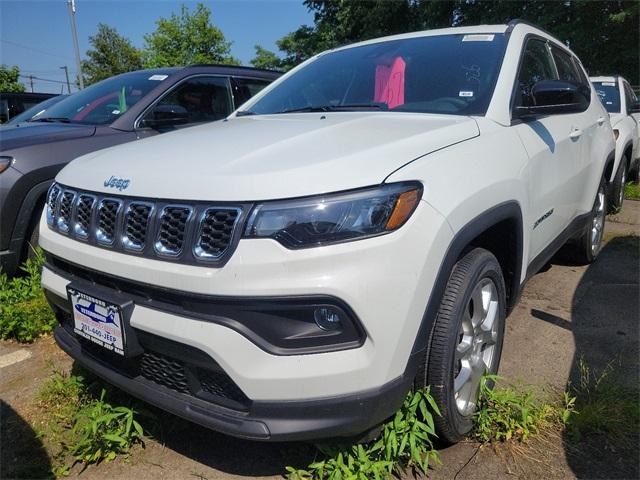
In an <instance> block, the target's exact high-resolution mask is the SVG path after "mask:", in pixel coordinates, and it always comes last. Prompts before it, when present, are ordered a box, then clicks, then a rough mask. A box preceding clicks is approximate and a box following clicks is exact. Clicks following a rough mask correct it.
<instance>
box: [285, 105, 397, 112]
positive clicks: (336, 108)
mask: <svg viewBox="0 0 640 480" xmlns="http://www.w3.org/2000/svg"><path fill="white" fill-rule="evenodd" d="M350 110H354V111H357V110H387V105H386V104H385V103H343V104H340V105H317V106H311V105H308V106H306V107H300V108H289V109H285V110H281V111H279V112H277V113H301V112H340V111H350Z"/></svg>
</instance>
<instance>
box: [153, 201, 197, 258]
mask: <svg viewBox="0 0 640 480" xmlns="http://www.w3.org/2000/svg"><path fill="white" fill-rule="evenodd" d="M192 212H193V209H192V208H191V207H188V206H185V205H168V206H166V207H164V208H163V209H162V213H161V214H160V219H159V223H160V226H159V228H158V238H157V240H156V243H155V249H156V252H158V253H159V254H160V255H168V256H172V257H175V256H177V255H180V254H181V253H182V247H183V246H184V239H185V234H186V233H187V232H186V230H187V222H188V221H189V219H190V218H191V214H192Z"/></svg>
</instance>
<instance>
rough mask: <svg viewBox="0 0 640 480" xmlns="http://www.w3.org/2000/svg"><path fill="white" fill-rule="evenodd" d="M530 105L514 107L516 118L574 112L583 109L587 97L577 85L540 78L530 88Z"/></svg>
mask: <svg viewBox="0 0 640 480" xmlns="http://www.w3.org/2000/svg"><path fill="white" fill-rule="evenodd" d="M529 98H530V105H528V106H520V107H516V109H515V116H516V117H518V118H523V117H530V116H536V115H554V114H559V113H576V112H581V111H583V110H584V107H585V103H587V104H588V101H587V98H586V96H585V95H584V93H582V92H581V91H580V88H579V87H578V86H577V85H574V84H573V83H569V82H563V81H562V80H542V81H540V82H537V83H536V84H534V85H533V87H532V88H531V94H530V97H529Z"/></svg>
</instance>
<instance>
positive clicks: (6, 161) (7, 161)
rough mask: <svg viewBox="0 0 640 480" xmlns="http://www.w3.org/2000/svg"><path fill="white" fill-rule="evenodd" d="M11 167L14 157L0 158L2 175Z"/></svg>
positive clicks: (3, 156) (5, 156) (4, 156)
mask: <svg viewBox="0 0 640 480" xmlns="http://www.w3.org/2000/svg"><path fill="white" fill-rule="evenodd" d="M11 165H13V157H9V156H7V155H2V156H0V173H2V172H4V171H5V170H6V169H7V168H9V167H10V166H11Z"/></svg>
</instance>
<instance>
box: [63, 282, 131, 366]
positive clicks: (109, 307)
mask: <svg viewBox="0 0 640 480" xmlns="http://www.w3.org/2000/svg"><path fill="white" fill-rule="evenodd" d="M68 291H69V298H70V299H71V307H72V309H73V322H74V331H75V332H76V333H77V334H78V335H80V336H82V337H84V338H86V339H88V340H91V341H92V342H94V343H97V344H98V345H100V346H102V347H104V348H106V349H107V350H111V351H112V352H115V353H117V354H119V355H124V347H125V338H124V331H123V328H122V310H121V309H120V307H119V306H118V305H114V304H112V303H109V302H105V301H104V300H101V299H99V298H96V297H93V296H91V295H88V294H86V293H83V292H79V291H78V290H75V289H73V288H69V289H68Z"/></svg>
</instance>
